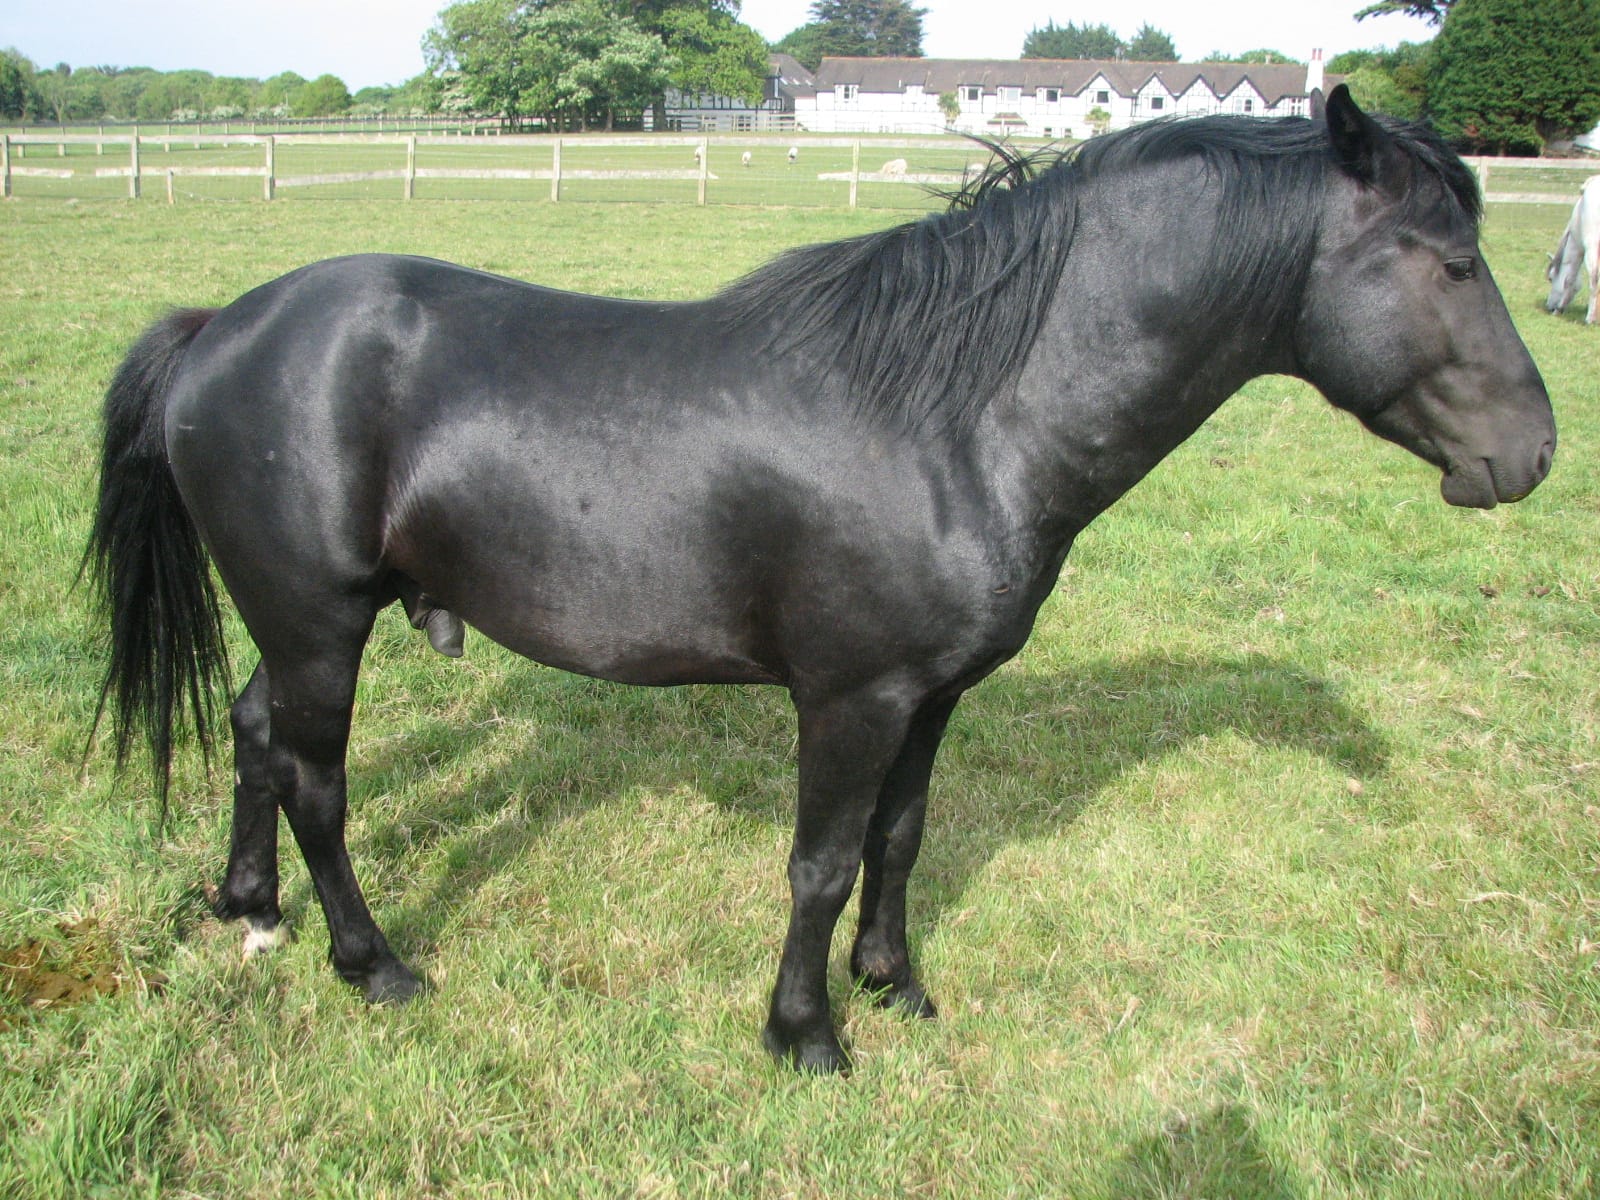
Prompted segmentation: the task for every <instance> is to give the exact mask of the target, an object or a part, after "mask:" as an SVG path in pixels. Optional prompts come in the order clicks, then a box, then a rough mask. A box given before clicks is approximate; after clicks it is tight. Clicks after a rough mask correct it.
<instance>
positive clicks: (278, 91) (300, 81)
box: [254, 71, 306, 116]
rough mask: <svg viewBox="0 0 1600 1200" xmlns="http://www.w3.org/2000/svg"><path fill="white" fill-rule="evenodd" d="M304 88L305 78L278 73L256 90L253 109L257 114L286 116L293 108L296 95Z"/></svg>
mask: <svg viewBox="0 0 1600 1200" xmlns="http://www.w3.org/2000/svg"><path fill="white" fill-rule="evenodd" d="M305 86H306V79H305V76H303V75H299V74H296V73H295V72H294V71H280V72H279V73H278V74H276V75H274V76H273V77H272V78H271V79H268V80H266V81H264V82H263V83H262V84H261V86H260V88H259V89H257V91H256V97H255V105H254V107H255V109H256V111H258V112H267V113H279V114H281V115H282V116H288V115H289V113H290V111H291V110H292V108H293V106H294V98H295V95H296V93H298V92H299V91H300V89H301V88H303V87H305Z"/></svg>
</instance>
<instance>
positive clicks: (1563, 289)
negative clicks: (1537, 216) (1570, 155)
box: [1544, 175, 1600, 325]
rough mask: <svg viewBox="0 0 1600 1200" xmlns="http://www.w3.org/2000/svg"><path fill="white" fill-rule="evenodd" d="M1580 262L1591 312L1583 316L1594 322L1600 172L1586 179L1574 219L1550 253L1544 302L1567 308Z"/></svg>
mask: <svg viewBox="0 0 1600 1200" xmlns="http://www.w3.org/2000/svg"><path fill="white" fill-rule="evenodd" d="M1580 264H1581V265H1582V266H1583V268H1584V269H1585V270H1587V271H1588V273H1589V312H1588V315H1587V316H1586V317H1585V318H1584V320H1585V321H1587V322H1588V323H1589V324H1590V325H1593V324H1594V323H1595V309H1596V305H1597V302H1600V175H1591V176H1590V177H1589V178H1588V179H1587V180H1585V181H1584V184H1583V193H1582V194H1581V195H1580V196H1579V197H1578V202H1577V203H1576V204H1574V205H1573V206H1572V219H1571V220H1569V221H1568V222H1567V228H1566V232H1564V233H1563V234H1562V235H1561V241H1560V242H1559V243H1557V245H1556V252H1555V253H1554V254H1552V255H1551V256H1550V266H1549V267H1548V268H1547V269H1546V271H1545V276H1546V278H1548V279H1549V280H1550V298H1549V299H1548V300H1546V301H1545V302H1544V306H1545V307H1546V308H1547V309H1549V310H1550V311H1551V312H1553V313H1558V312H1562V311H1564V310H1565V309H1566V307H1567V305H1569V304H1571V303H1572V298H1573V297H1574V296H1576V295H1577V294H1578V277H1579V272H1578V268H1579V265H1580Z"/></svg>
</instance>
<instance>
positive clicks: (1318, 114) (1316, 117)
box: [1308, 88, 1328, 121]
mask: <svg viewBox="0 0 1600 1200" xmlns="http://www.w3.org/2000/svg"><path fill="white" fill-rule="evenodd" d="M1308 99H1309V100H1310V101H1311V119H1312V120H1313V121H1321V120H1323V119H1325V118H1326V117H1327V115H1328V102H1327V100H1325V99H1324V98H1323V95H1322V89H1321V88H1312V89H1311V95H1310V96H1309V97H1308Z"/></svg>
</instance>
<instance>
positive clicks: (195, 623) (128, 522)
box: [84, 309, 228, 813]
mask: <svg viewBox="0 0 1600 1200" xmlns="http://www.w3.org/2000/svg"><path fill="white" fill-rule="evenodd" d="M215 314H216V310H215V309H177V310H175V311H173V312H171V313H169V314H168V315H167V316H166V317H164V318H162V319H161V320H160V321H158V322H156V324H154V325H152V326H151V327H150V328H149V329H148V330H146V331H145V334H144V336H143V337H141V338H140V339H139V341H138V342H137V343H136V344H135V345H134V347H133V349H132V350H130V351H129V352H128V357H127V358H125V359H124V360H123V362H122V366H121V367H119V368H118V370H117V374H116V377H115V378H114V379H112V381H111V387H110V389H109V390H108V391H107V392H106V405H105V445H104V447H103V450H102V453H101V458H100V498H99V502H98V504H97V505H96V507H95V514H94V529H93V531H92V532H91V533H90V535H89V545H88V548H87V550H86V551H85V552H84V566H85V567H86V568H88V569H89V570H90V571H91V572H92V574H93V577H94V583H95V589H96V591H97V593H98V595H99V599H100V603H101V605H102V607H103V608H104V610H105V611H106V614H107V616H108V617H109V620H110V625H111V662H110V664H109V666H108V667H107V669H106V678H105V682H104V683H103V684H102V685H101V687H100V701H99V703H98V704H97V705H96V706H95V717H94V724H95V726H96V727H98V726H99V724H100V718H101V717H102V716H103V715H104V714H105V710H106V705H107V702H108V701H110V702H112V708H113V717H114V727H115V732H116V746H117V767H118V769H119V770H120V769H121V768H122V766H123V764H124V763H125V762H126V761H127V757H128V746H129V744H130V743H131V742H132V740H133V735H134V731H135V727H136V726H143V728H144V732H145V737H146V739H147V741H148V742H149V746H150V757H151V760H152V765H153V766H154V768H155V772H156V781H157V783H158V785H159V787H160V792H161V806H162V811H163V813H164V812H165V811H166V802H167V789H168V785H169V782H170V779H171V770H172V743H173V731H174V727H175V726H180V725H181V724H182V722H183V711H182V710H183V708H184V707H185V704H184V702H185V700H187V710H188V713H189V716H190V719H191V720H192V722H193V724H194V729H195V733H196V734H197V735H198V737H199V740H200V746H201V749H202V751H203V752H204V753H205V756H206V760H207V762H208V763H209V762H210V757H211V730H212V728H213V726H214V724H215V719H216V710H217V703H216V690H215V688H216V684H217V683H219V682H220V683H222V684H223V685H224V686H225V687H226V685H227V683H228V652H227V646H226V644H225V643H224V641H223V635H222V613H221V610H220V609H219V608H218V606H217V594H216V590H215V589H214V588H213V587H212V586H211V569H210V564H209V561H208V559H207V557H206V552H205V547H204V546H203V545H202V544H201V542H200V535H199V533H198V532H197V531H196V529H195V526H194V522H193V521H191V520H190V518H189V514H188V512H186V511H185V509H184V507H183V499H182V497H180V496H179V494H178V486H177V483H176V482H175V481H174V480H173V478H172V472H171V469H170V468H169V467H168V465H167V446H166V436H165V432H164V427H165V416H166V407H167V393H168V391H169V390H170V388H171V384H172V378H173V375H174V373H175V372H176V370H177V367H178V364H179V363H180V362H182V360H183V356H184V355H185V354H186V353H187V352H188V349H189V345H190V343H191V342H193V341H194V338H195V335H197V334H198V333H199V332H200V330H201V329H203V328H204V327H205V325H206V322H208V321H209V320H211V318H212V317H213V316H214V315H215Z"/></svg>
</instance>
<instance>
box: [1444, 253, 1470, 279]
mask: <svg viewBox="0 0 1600 1200" xmlns="http://www.w3.org/2000/svg"><path fill="white" fill-rule="evenodd" d="M1444 273H1445V274H1446V275H1448V276H1450V278H1451V279H1452V280H1453V281H1454V282H1456V283H1465V282H1466V281H1467V280H1469V279H1476V278H1477V277H1478V262H1477V260H1476V259H1472V258H1452V259H1451V260H1450V261H1449V262H1447V263H1445V264H1444Z"/></svg>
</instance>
